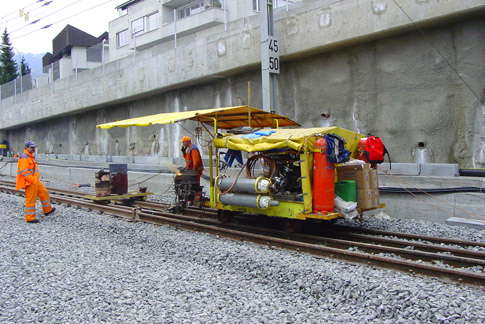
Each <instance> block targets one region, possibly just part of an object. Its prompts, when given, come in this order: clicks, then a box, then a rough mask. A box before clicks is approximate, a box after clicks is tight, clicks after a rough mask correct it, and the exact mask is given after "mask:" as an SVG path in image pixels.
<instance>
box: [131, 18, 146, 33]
mask: <svg viewBox="0 0 485 324" xmlns="http://www.w3.org/2000/svg"><path fill="white" fill-rule="evenodd" d="M144 31H145V17H141V18H138V19H135V20H133V21H132V22H131V33H132V34H133V35H137V34H141V33H143V32H144Z"/></svg>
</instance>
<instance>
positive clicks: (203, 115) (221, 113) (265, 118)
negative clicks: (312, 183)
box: [96, 106, 299, 129]
mask: <svg viewBox="0 0 485 324" xmlns="http://www.w3.org/2000/svg"><path fill="white" fill-rule="evenodd" d="M213 118H215V119H216V120H217V127H218V128H222V129H230V128H237V127H243V126H251V127H256V128H262V127H275V126H277V125H278V126H299V124H298V123H297V122H295V121H293V120H291V119H289V118H288V117H285V116H282V115H278V114H272V113H269V112H267V111H264V110H261V109H258V108H254V107H250V106H236V107H225V108H213V109H202V110H192V111H181V112H171V113H163V114H156V115H149V116H144V117H137V118H131V119H125V120H120V121H115V122H112V123H106V124H101V125H97V126H96V127H98V128H105V129H107V128H113V127H128V126H150V125H157V124H158V125H165V124H174V123H176V122H178V121H182V120H187V119H190V120H195V121H199V122H202V123H207V124H211V125H213V123H214V120H213ZM276 121H277V122H276Z"/></svg>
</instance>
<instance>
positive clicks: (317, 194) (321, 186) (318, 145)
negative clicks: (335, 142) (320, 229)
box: [312, 138, 335, 213]
mask: <svg viewBox="0 0 485 324" xmlns="http://www.w3.org/2000/svg"><path fill="white" fill-rule="evenodd" d="M315 149H316V151H317V152H314V153H313V186H312V191H313V212H314V213H325V212H333V206H334V200H335V165H334V164H333V163H331V162H330V161H329V160H328V157H327V142H326V140H325V139H324V138H320V139H318V140H317V141H316V142H315Z"/></svg>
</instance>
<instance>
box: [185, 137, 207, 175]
mask: <svg viewBox="0 0 485 324" xmlns="http://www.w3.org/2000/svg"><path fill="white" fill-rule="evenodd" d="M181 142H182V153H183V155H184V160H185V170H195V171H196V172H197V174H198V180H199V184H200V177H201V175H202V172H203V171H204V164H203V163H202V157H201V156H200V151H199V148H198V147H197V145H194V144H192V139H191V138H190V137H189V136H184V137H182V139H181Z"/></svg>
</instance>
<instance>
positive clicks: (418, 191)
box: [379, 187, 485, 194]
mask: <svg viewBox="0 0 485 324" xmlns="http://www.w3.org/2000/svg"><path fill="white" fill-rule="evenodd" d="M379 192H383V193H413V194H427V193H458V192H483V193H485V188H479V187H453V188H428V189H426V188H401V187H379Z"/></svg>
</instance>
